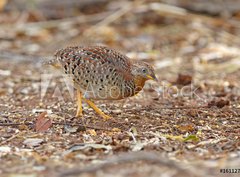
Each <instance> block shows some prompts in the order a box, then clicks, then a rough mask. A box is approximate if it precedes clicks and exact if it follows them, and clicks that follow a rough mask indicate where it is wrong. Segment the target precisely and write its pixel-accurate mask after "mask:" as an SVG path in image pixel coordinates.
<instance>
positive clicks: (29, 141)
mask: <svg viewBox="0 0 240 177" xmlns="http://www.w3.org/2000/svg"><path fill="white" fill-rule="evenodd" d="M42 142H43V139H39V138H29V139H26V140H24V141H23V144H25V145H26V146H28V147H36V146H39V145H40V144H41V143H42Z"/></svg>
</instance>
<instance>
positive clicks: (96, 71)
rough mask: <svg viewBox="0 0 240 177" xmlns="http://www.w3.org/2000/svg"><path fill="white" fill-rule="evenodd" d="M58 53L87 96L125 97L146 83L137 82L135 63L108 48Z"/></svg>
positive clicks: (81, 49)
mask: <svg viewBox="0 0 240 177" xmlns="http://www.w3.org/2000/svg"><path fill="white" fill-rule="evenodd" d="M55 56H56V58H57V60H58V61H59V62H60V63H61V66H62V68H63V70H64V72H65V73H66V74H69V75H70V76H71V77H72V79H73V81H74V85H75V87H76V88H79V89H80V90H81V92H82V93H83V94H84V93H85V94H84V96H85V97H86V98H91V99H108V100H110V99H122V98H126V97H129V96H133V95H134V94H136V93H138V92H139V91H140V90H141V87H143V85H144V82H143V83H139V84H138V83H136V78H135V77H134V75H133V73H132V68H133V62H131V61H130V59H129V58H128V57H127V56H125V55H123V54H121V53H119V52H117V51H115V50H113V49H109V48H107V47H103V46H92V47H68V48H65V49H62V50H59V51H58V52H57V53H56V55H55ZM143 80H145V79H143ZM86 91H87V92H86Z"/></svg>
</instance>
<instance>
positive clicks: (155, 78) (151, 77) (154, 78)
mask: <svg viewBox="0 0 240 177" xmlns="http://www.w3.org/2000/svg"><path fill="white" fill-rule="evenodd" d="M147 78H148V79H150V80H154V81H156V82H157V81H158V79H157V77H156V76H155V75H153V76H151V75H147Z"/></svg>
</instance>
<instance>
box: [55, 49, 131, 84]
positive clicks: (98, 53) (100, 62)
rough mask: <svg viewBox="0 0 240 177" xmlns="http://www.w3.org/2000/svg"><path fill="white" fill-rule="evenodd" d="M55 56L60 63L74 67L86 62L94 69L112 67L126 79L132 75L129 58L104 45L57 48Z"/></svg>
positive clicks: (83, 65)
mask: <svg viewBox="0 0 240 177" xmlns="http://www.w3.org/2000/svg"><path fill="white" fill-rule="evenodd" d="M55 56H56V57H57V60H58V61H60V63H62V64H65V63H68V64H71V65H72V66H76V67H77V66H78V67H79V66H80V67H85V66H86V63H91V64H93V65H94V66H95V68H94V69H96V70H98V69H99V70H102V69H103V68H112V69H115V70H116V71H117V73H118V74H120V75H122V76H123V77H124V78H125V79H126V80H129V79H132V77H133V76H132V74H131V66H132V64H131V61H130V59H129V58H128V57H127V56H125V55H123V54H121V53H119V52H117V51H115V50H113V49H110V48H107V47H104V46H90V47H68V48H65V49H62V50H59V51H58V52H57V53H56V55H55Z"/></svg>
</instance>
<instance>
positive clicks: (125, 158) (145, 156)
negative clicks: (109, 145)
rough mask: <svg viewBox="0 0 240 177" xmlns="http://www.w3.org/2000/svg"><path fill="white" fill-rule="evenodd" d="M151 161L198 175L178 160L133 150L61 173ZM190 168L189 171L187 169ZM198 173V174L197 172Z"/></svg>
mask: <svg viewBox="0 0 240 177" xmlns="http://www.w3.org/2000/svg"><path fill="white" fill-rule="evenodd" d="M140 160H143V161H149V162H152V163H157V164H159V165H164V166H167V167H170V168H174V169H177V170H179V171H182V172H185V173H187V174H192V173H194V175H196V176H198V175H197V173H196V172H193V171H191V173H190V170H189V169H186V168H183V167H182V166H180V165H178V164H177V163H176V162H174V161H171V160H168V159H166V158H163V157H159V155H158V154H156V153H153V152H131V153H123V154H121V155H115V156H112V157H110V158H108V159H107V160H106V161H105V162H103V163H100V164H97V165H93V164H91V165H89V166H87V167H85V168H82V169H79V168H73V169H70V170H68V171H64V172H62V173H60V174H59V176H60V177H65V176H73V175H80V174H82V173H95V172H96V171H98V170H100V169H103V168H107V167H111V166H113V165H116V164H119V163H122V164H123V163H128V162H135V161H140ZM187 170H189V171H187ZM195 173H196V174H195Z"/></svg>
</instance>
